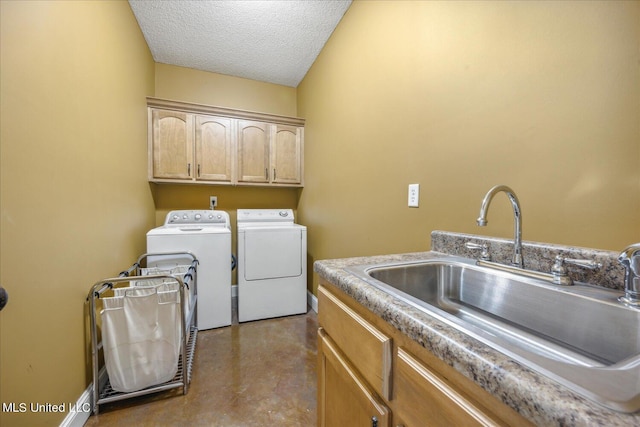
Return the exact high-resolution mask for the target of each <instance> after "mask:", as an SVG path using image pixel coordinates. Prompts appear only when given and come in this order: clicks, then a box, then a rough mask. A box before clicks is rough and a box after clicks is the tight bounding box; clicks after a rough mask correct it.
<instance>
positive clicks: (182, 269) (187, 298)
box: [131, 265, 195, 332]
mask: <svg viewBox="0 0 640 427" xmlns="http://www.w3.org/2000/svg"><path fill="white" fill-rule="evenodd" d="M188 271H189V266H188V265H167V266H156V267H149V268H141V269H140V274H141V275H142V276H150V275H153V274H172V275H175V276H179V277H180V278H181V279H183V280H184V276H185V274H187V272H188ZM164 283H174V284H175V285H176V289H178V288H179V286H178V282H177V281H175V280H172V279H168V278H163V279H153V280H149V279H146V280H138V281H132V283H131V284H132V286H149V285H150V284H164ZM191 283H192V284H193V283H194V281H191ZM194 300H195V287H194V286H192V285H189V288H188V289H187V288H185V290H184V304H185V306H184V320H185V322H186V323H187V325H186V330H187V332H188V331H189V325H188V323H189V315H190V314H191V310H192V307H193V306H194Z"/></svg>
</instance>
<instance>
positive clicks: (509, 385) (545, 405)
mask: <svg viewBox="0 0 640 427" xmlns="http://www.w3.org/2000/svg"><path fill="white" fill-rule="evenodd" d="M432 239H433V240H432V251H431V252H419V253H408V254H392V255H383V256H373V257H359V258H346V259H338V260H323V261H316V262H315V263H314V270H315V271H316V273H317V274H318V275H319V276H321V277H323V278H324V279H326V280H327V281H329V282H331V283H333V284H334V285H336V286H337V287H338V288H340V289H341V290H342V291H344V292H345V293H346V294H348V295H350V296H351V297H352V298H354V299H355V300H356V301H358V302H359V303H360V304H362V305H363V306H364V307H366V308H368V309H369V310H371V311H372V312H373V313H375V314H377V315H378V316H380V317H381V318H382V319H384V320H385V321H387V322H389V324H391V325H392V326H393V327H395V328H396V329H398V330H399V331H400V332H402V333H404V334H405V335H407V336H408V337H410V338H411V339H413V340H414V341H416V342H417V343H419V344H420V345H421V346H422V347H424V348H426V349H427V350H429V351H430V352H432V353H433V354H435V355H436V356H437V357H439V358H440V359H441V360H443V361H444V362H445V363H447V364H448V365H450V366H452V367H453V368H454V369H456V370H457V371H458V372H460V373H461V374H463V375H464V376H466V377H467V378H469V379H471V380H472V381H474V382H475V383H476V384H478V385H479V386H480V387H482V388H483V389H485V390H486V391H487V392H489V393H490V394H492V395H493V396H495V397H496V398H497V399H499V400H500V401H502V402H504V403H505V404H506V405H508V406H510V407H511V408H513V409H514V410H515V411H517V412H518V413H520V414H521V415H522V416H523V417H525V418H527V419H529V420H530V421H532V422H533V423H534V424H536V425H540V426H592V425H607V426H630V425H640V413H635V414H623V413H619V412H615V411H611V410H609V409H607V408H605V407H603V406H601V405H599V404H597V403H595V402H592V401H591V400H588V399H586V398H584V397H583V396H581V395H579V394H576V393H574V392H572V391H571V390H569V389H567V388H566V387H564V386H562V385H560V384H559V383H557V382H555V381H553V380H551V379H550V378H548V377H546V376H544V375H541V374H539V373H537V372H536V371H533V370H531V369H529V368H527V367H525V366H523V365H521V364H520V363H518V362H517V361H515V360H513V359H511V358H509V357H508V356H506V355H504V354H503V353H501V352H499V351H496V350H494V349H492V348H491V347H489V346H487V345H485V344H483V343H481V342H480V341H478V340H476V339H474V338H472V337H471V336H468V335H466V334H464V333H461V332H459V331H457V330H456V329H454V328H452V327H450V326H448V325H447V324H445V323H444V322H441V321H439V320H438V319H436V318H435V317H432V316H429V315H427V314H426V313H424V312H422V311H420V310H417V309H416V308H414V307H412V306H410V305H408V304H406V303H405V302H403V301H401V300H399V299H397V298H394V297H393V296H391V295H389V294H387V293H385V292H383V291H381V290H378V289H377V288H374V287H373V286H371V285H369V284H367V283H366V282H364V281H362V280H360V279H358V278H357V277H356V276H354V275H352V274H351V273H349V272H347V271H345V270H344V269H345V268H346V267H349V266H354V265H371V264H379V263H388V262H394V261H414V260H420V259H428V258H434V257H438V256H442V254H449V255H458V256H466V257H472V258H475V257H476V254H469V253H468V252H464V251H466V250H467V249H466V248H465V247H464V241H466V239H476V240H474V241H475V242H478V241H480V239H486V240H488V241H489V242H490V244H491V246H492V247H495V248H496V249H497V248H499V247H500V246H501V245H503V244H504V245H505V246H507V249H504V250H498V251H496V252H495V253H496V255H494V260H497V261H501V260H502V259H501V258H500V257H501V256H503V255H497V254H498V253H502V252H504V251H505V250H506V253H507V255H506V258H505V259H507V260H508V259H509V258H510V255H509V254H508V253H509V251H510V250H512V246H511V248H508V244H509V241H508V240H506V239H504V240H503V239H494V238H490V237H484V236H475V235H465V234H458V233H447V232H441V231H435V232H434V233H432ZM494 245H495V246H494ZM524 247H526V248H527V253H526V254H525V256H526V255H527V254H528V255H529V258H530V259H529V266H531V265H534V264H531V263H533V262H534V260H535V259H539V260H540V261H535V262H539V263H541V264H544V262H545V260H552V259H553V258H554V257H555V251H562V253H563V254H564V255H565V256H570V257H572V258H579V256H577V255H575V254H576V253H578V254H583V256H580V257H581V258H585V259H589V258H588V256H587V255H588V254H592V253H597V254H596V255H597V256H599V257H603V261H604V258H606V261H607V262H608V263H609V264H607V265H611V266H612V267H611V268H612V269H614V270H615V265H614V262H617V261H615V258H616V257H617V254H616V253H613V252H608V251H594V250H591V249H585V248H568V247H563V246H558V245H544V244H537V243H530V242H526V243H525V244H523V248H524ZM538 248H539V249H538ZM523 251H524V249H523ZM534 253H536V255H535V256H534V255H533V254H534ZM538 253H539V254H540V255H538ZM552 254H553V256H551V255H552ZM569 254H571V255H569ZM612 260H613V261H612ZM525 262H527V258H526V257H525ZM603 264H604V263H603ZM529 268H531V267H529ZM605 268H606V267H604V268H603V270H604V269H605ZM615 274H618V273H615ZM612 277H616V276H615V275H614V274H612ZM574 280H577V279H576V278H575V277H574ZM589 280H596V281H597V282H598V284H600V286H602V283H601V280H602V279H600V278H598V279H589ZM615 280H616V279H612V280H611V284H609V285H608V286H606V287H610V288H618V287H619V286H616V281H615ZM617 280H620V279H617ZM581 281H583V282H586V283H592V282H587V281H586V280H581Z"/></svg>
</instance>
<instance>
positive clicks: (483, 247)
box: [464, 242, 491, 261]
mask: <svg viewBox="0 0 640 427" xmlns="http://www.w3.org/2000/svg"><path fill="white" fill-rule="evenodd" d="M464 246H465V247H466V248H467V249H473V250H481V251H482V253H481V254H480V259H481V260H483V261H491V254H490V253H489V245H488V244H487V243H482V244H480V243H473V242H466V243H465V244H464Z"/></svg>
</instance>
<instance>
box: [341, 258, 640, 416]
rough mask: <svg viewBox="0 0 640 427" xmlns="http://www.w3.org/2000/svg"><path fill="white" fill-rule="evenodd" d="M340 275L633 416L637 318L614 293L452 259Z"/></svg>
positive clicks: (638, 374)
mask: <svg viewBox="0 0 640 427" xmlns="http://www.w3.org/2000/svg"><path fill="white" fill-rule="evenodd" d="M348 270H349V271H350V272H351V273H352V274H354V275H356V276H358V277H359V278H360V279H362V280H364V281H366V282H368V283H369V284H371V285H373V286H375V287H376V288H378V289H380V290H383V291H385V292H387V293H390V294H392V295H393V296H394V297H396V298H398V299H400V300H402V301H404V302H405V303H408V304H410V305H412V306H414V307H416V308H418V309H420V310H422V311H423V312H425V313H426V314H428V315H430V316H434V317H436V318H438V319H439V320H441V321H443V322H445V323H447V324H449V325H450V326H452V327H454V328H456V329H457V330H459V331H461V332H463V333H466V334H468V335H471V336H473V337H474V338H476V339H478V340H480V341H481V342H483V343H485V344H486V345H489V346H491V347H492V348H494V349H496V350H498V351H501V352H503V353H505V354H507V355H508V356H510V357H512V358H514V359H516V360H518V361H519V362H521V363H522V364H524V365H525V366H528V367H530V368H532V369H534V370H537V371H538V372H541V373H542V374H544V375H547V376H549V377H551V378H553V379H555V380H556V381H559V382H560V383H562V384H563V385H565V386H567V387H569V388H571V389H572V390H574V391H576V392H578V393H580V394H582V395H584V396H586V397H588V398H590V399H592V400H595V401H597V402H599V403H601V404H603V405H605V406H607V407H608V408H610V409H614V410H618V411H622V412H635V411H638V410H640V310H637V309H634V308H631V307H626V306H624V305H622V304H620V303H619V302H618V301H617V300H616V298H617V297H618V296H619V294H620V293H619V292H614V291H611V290H608V289H604V288H598V287H595V286H588V285H581V284H576V285H575V286H570V287H560V286H557V285H551V284H547V283H546V282H543V281H540V280H537V279H532V278H527V277H521V276H518V275H515V274H512V273H508V272H503V271H498V270H493V269H490V268H487V267H480V266H477V265H475V262H474V261H473V260H468V259H465V258H458V257H448V258H437V259H429V260H424V261H416V262H410V263H391V264H383V265H374V266H371V265H369V266H359V267H351V268H349V269H348Z"/></svg>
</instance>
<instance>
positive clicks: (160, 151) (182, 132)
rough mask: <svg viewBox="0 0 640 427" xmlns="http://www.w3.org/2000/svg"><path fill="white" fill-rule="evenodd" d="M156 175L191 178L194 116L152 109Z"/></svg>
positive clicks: (154, 173) (156, 176) (157, 176)
mask: <svg viewBox="0 0 640 427" xmlns="http://www.w3.org/2000/svg"><path fill="white" fill-rule="evenodd" d="M152 132H153V135H152V146H153V177H154V178H162V179H192V177H193V164H192V159H193V121H192V116H191V115H189V114H186V113H181V112H177V111H163V110H153V111H152Z"/></svg>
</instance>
